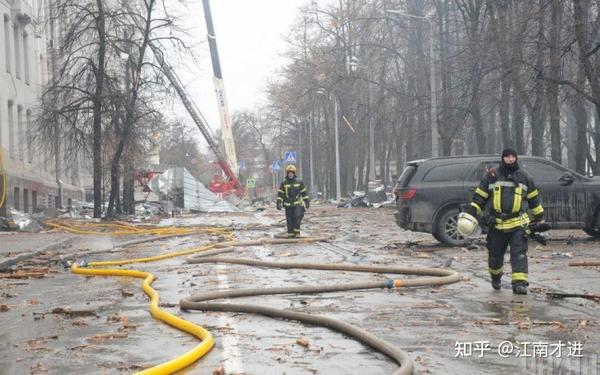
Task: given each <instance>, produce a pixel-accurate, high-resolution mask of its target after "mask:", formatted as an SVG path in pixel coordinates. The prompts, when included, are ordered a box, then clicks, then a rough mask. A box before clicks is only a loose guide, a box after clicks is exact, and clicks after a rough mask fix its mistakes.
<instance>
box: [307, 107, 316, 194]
mask: <svg viewBox="0 0 600 375" xmlns="http://www.w3.org/2000/svg"><path fill="white" fill-rule="evenodd" d="M314 116H315V114H314V112H311V114H310V122H309V123H308V143H309V150H308V152H309V158H310V194H311V195H312V197H316V195H315V168H314V164H313V137H312V127H313V122H314Z"/></svg>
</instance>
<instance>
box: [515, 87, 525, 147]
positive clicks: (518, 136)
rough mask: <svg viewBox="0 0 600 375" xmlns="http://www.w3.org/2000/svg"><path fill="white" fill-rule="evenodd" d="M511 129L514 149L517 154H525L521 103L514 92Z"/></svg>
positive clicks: (518, 96) (518, 95)
mask: <svg viewBox="0 0 600 375" xmlns="http://www.w3.org/2000/svg"><path fill="white" fill-rule="evenodd" d="M512 128H513V133H514V137H515V148H516V151H517V152H518V153H519V154H524V153H525V117H524V116H523V102H522V101H521V96H520V94H519V93H518V92H516V90H514V91H513V97H512Z"/></svg>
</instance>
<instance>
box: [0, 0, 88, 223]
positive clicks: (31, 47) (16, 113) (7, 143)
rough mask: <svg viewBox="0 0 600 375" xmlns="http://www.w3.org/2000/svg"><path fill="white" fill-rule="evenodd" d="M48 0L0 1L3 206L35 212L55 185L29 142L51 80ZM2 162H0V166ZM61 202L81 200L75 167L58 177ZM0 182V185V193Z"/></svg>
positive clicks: (49, 163) (53, 197) (49, 164)
mask: <svg viewBox="0 0 600 375" xmlns="http://www.w3.org/2000/svg"><path fill="white" fill-rule="evenodd" d="M47 4H48V0H0V149H1V151H2V154H3V160H4V168H5V170H6V173H7V192H6V202H5V204H4V205H3V206H2V207H0V216H6V211H7V208H9V207H14V208H16V209H18V210H21V211H26V212H35V211H37V210H39V209H42V208H45V207H55V206H56V204H57V202H58V199H57V197H58V194H59V186H58V182H57V179H56V176H55V170H54V166H55V164H54V158H53V157H52V156H50V155H45V154H44V153H42V152H41V151H40V148H39V147H36V145H35V144H34V142H32V137H31V135H32V132H31V129H32V122H33V120H34V114H35V112H36V110H37V109H38V107H39V98H40V93H41V91H42V87H43V86H44V84H45V83H46V82H48V80H49V79H50V72H51V71H52V69H51V64H50V63H51V61H50V59H49V58H48V51H47V49H48V47H49V46H50V45H51V44H50V43H51V37H50V35H51V33H50V30H49V29H50V28H49V27H48V23H47V22H46V18H47V17H46V15H47V8H46V7H47ZM1 169H2V166H0V170H1ZM60 181H61V183H62V188H63V189H62V190H63V204H64V205H65V206H67V205H68V204H69V202H70V200H71V199H77V200H82V199H83V198H84V191H83V189H82V188H81V187H80V186H78V185H80V183H79V177H78V173H77V171H76V170H69V171H66V172H65V173H64V174H63V175H62V176H61V177H60ZM1 189H2V186H1V185H0V194H1V193H2V191H1Z"/></svg>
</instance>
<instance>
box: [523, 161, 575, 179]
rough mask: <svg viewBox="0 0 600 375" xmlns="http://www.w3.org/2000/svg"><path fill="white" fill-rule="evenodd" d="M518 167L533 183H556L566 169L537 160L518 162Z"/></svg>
mask: <svg viewBox="0 0 600 375" xmlns="http://www.w3.org/2000/svg"><path fill="white" fill-rule="evenodd" d="M519 165H520V166H521V168H523V170H524V171H525V172H527V174H528V175H529V176H531V178H533V181H534V182H535V181H553V182H556V181H558V179H559V178H561V177H562V176H563V175H564V174H565V173H566V172H567V170H566V169H563V168H561V167H559V166H557V165H553V164H550V163H544V162H542V161H539V160H523V161H519Z"/></svg>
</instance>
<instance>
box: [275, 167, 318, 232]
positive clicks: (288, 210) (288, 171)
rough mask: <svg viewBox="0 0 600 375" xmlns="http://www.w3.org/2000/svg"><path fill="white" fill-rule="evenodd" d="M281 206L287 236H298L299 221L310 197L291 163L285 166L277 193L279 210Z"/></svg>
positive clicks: (308, 204) (308, 203)
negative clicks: (283, 176) (283, 212)
mask: <svg viewBox="0 0 600 375" xmlns="http://www.w3.org/2000/svg"><path fill="white" fill-rule="evenodd" d="M283 207H285V218H286V221H287V235H288V237H289V238H295V237H298V236H300V223H301V222H302V218H303V217H304V210H305V209H306V210H308V208H309V207H310V199H309V197H308V193H307V191H306V187H305V186H304V183H302V181H300V180H298V179H297V176H296V166H294V165H291V164H290V165H288V166H287V167H285V180H283V182H282V183H281V185H280V186H279V191H278V193H277V209H278V210H281V209H282V208H283Z"/></svg>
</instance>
